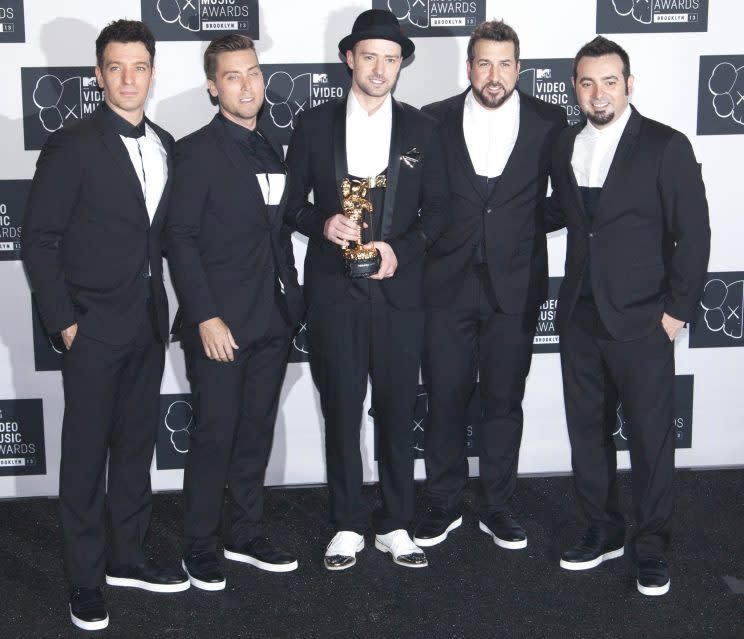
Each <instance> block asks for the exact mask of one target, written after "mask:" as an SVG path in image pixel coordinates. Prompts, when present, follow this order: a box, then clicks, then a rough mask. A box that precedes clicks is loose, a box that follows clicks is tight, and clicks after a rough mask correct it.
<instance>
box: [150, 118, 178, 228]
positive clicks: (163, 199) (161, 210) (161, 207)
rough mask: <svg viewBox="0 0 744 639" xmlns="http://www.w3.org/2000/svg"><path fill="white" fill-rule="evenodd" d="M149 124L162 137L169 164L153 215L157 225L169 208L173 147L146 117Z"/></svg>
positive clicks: (166, 160)
mask: <svg viewBox="0 0 744 639" xmlns="http://www.w3.org/2000/svg"><path fill="white" fill-rule="evenodd" d="M145 120H146V122H147V124H149V125H150V127H151V128H152V130H153V131H155V133H157V135H158V137H159V138H160V143H161V144H162V145H163V148H164V149H165V162H166V166H167V171H168V175H167V176H166V178H165V186H163V193H162V194H161V195H160V201H159V202H158V208H157V209H156V210H155V215H153V217H152V225H153V226H155V224H156V223H157V222H159V221H160V219H161V218H162V216H163V215H165V210H166V208H167V202H168V197H169V195H170V189H171V184H173V148H172V147H171V145H170V142H169V140H168V139H167V138H166V137H165V135H163V133H161V131H160V128H159V127H157V126H155V125H153V123H152V122H150V120H147V119H145Z"/></svg>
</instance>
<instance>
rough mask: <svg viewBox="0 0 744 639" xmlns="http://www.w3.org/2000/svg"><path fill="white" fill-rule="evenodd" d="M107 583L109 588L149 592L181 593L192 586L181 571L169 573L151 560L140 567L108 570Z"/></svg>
mask: <svg viewBox="0 0 744 639" xmlns="http://www.w3.org/2000/svg"><path fill="white" fill-rule="evenodd" d="M106 583H107V584H108V585H109V586H124V587H128V588H141V589H142V590H147V591H149V592H181V591H183V590H188V589H189V587H190V586H191V584H190V583H189V578H188V577H187V576H186V575H185V574H184V573H182V572H181V571H178V572H177V573H170V572H167V571H165V570H164V569H163V568H161V567H160V566H158V565H157V564H156V563H154V562H152V561H150V560H147V561H145V563H143V564H140V565H138V566H124V567H122V568H107V569H106Z"/></svg>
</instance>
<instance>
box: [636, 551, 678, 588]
mask: <svg viewBox="0 0 744 639" xmlns="http://www.w3.org/2000/svg"><path fill="white" fill-rule="evenodd" d="M670 584H671V581H670V579H669V566H668V565H667V562H666V561H664V560H663V559H639V560H638V581H637V582H636V585H637V586H638V592H640V593H641V594H642V595H650V596H651V597H655V596H659V595H665V594H667V593H668V592H669V586H670Z"/></svg>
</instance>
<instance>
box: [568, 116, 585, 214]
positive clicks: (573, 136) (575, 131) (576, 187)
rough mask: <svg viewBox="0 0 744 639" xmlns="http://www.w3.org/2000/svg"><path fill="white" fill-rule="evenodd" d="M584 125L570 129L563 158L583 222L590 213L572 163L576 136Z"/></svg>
mask: <svg viewBox="0 0 744 639" xmlns="http://www.w3.org/2000/svg"><path fill="white" fill-rule="evenodd" d="M584 126H586V123H584ZM584 126H578V125H577V126H575V127H571V128H570V129H569V131H570V132H571V133H570V135H569V136H568V141H567V142H566V152H565V153H563V159H564V161H565V167H564V170H565V172H566V175H567V176H568V183H569V184H570V185H571V193H572V194H573V197H574V200H575V201H576V207H577V208H578V210H579V211H581V220H582V222H587V223H588V222H589V215H588V214H587V212H586V209H585V208H584V198H583V197H582V195H581V191H580V190H579V183H578V181H577V180H576V174H575V173H574V170H573V165H572V164H571V160H572V159H573V153H574V145H575V144H576V136H578V135H579V133H581V131H582V130H583V129H584Z"/></svg>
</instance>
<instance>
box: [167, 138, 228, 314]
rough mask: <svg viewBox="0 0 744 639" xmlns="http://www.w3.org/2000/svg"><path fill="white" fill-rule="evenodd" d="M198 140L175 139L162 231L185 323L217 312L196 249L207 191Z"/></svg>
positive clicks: (197, 248)
mask: <svg viewBox="0 0 744 639" xmlns="http://www.w3.org/2000/svg"><path fill="white" fill-rule="evenodd" d="M200 151H202V149H201V148H200V146H199V145H198V144H194V143H190V142H184V141H181V142H178V143H177V144H176V145H175V152H174V158H173V172H174V178H173V188H172V191H171V196H170V202H169V205H168V217H167V223H166V227H165V234H166V240H167V246H168V264H169V266H170V272H171V275H172V276H173V283H174V285H175V288H176V292H177V293H178V300H179V302H180V304H181V309H182V313H183V324H184V325H185V326H189V325H193V324H199V323H200V322H203V321H205V320H208V319H211V318H212V317H217V316H218V315H219V312H218V309H217V304H216V303H215V301H214V298H213V296H212V291H211V290H210V287H209V282H208V280H207V274H206V272H205V270H204V265H203V264H202V260H201V255H200V252H199V236H200V233H201V226H202V223H203V214H204V208H205V206H206V203H207V198H208V195H209V187H208V186H207V176H206V175H205V168H204V166H203V162H202V160H201V157H202V153H201V152H200Z"/></svg>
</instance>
